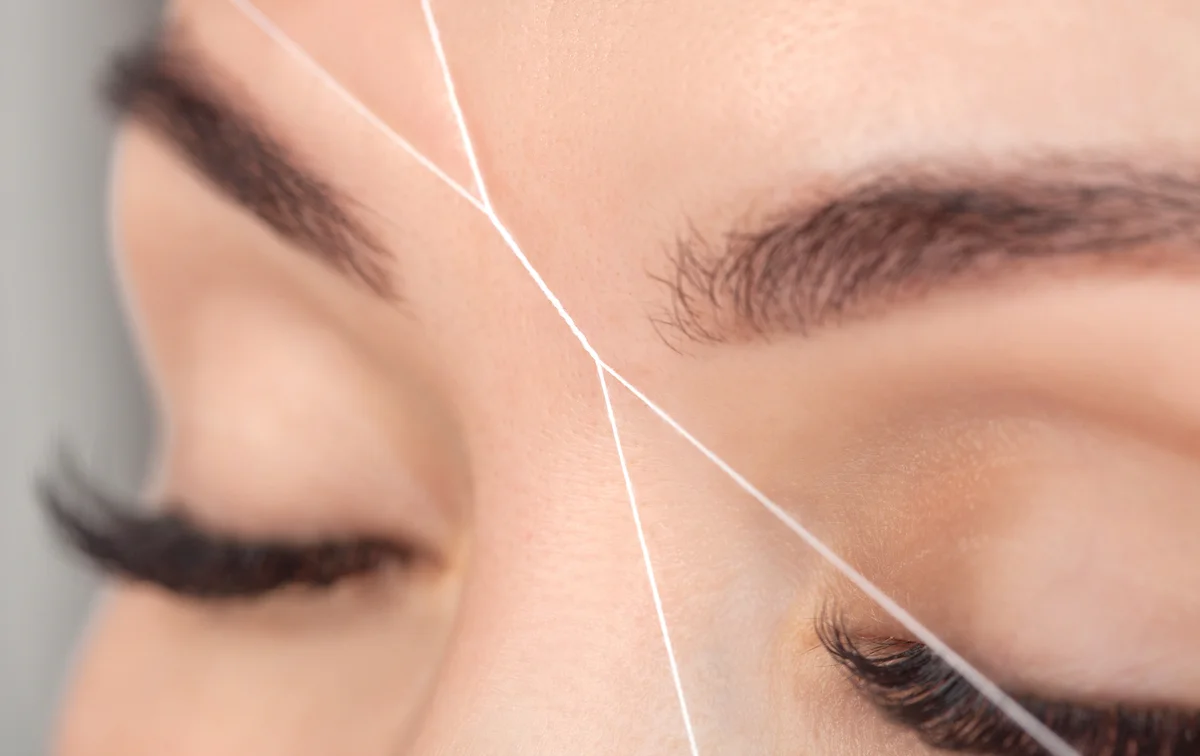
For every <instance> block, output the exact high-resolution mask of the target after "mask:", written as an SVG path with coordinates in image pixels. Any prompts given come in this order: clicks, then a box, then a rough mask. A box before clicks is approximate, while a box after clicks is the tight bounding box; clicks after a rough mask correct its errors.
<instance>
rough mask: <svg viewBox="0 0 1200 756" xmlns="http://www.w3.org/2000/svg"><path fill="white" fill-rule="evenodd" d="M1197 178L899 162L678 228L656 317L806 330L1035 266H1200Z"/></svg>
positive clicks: (700, 332) (698, 331) (676, 322)
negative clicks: (813, 197)
mask: <svg viewBox="0 0 1200 756" xmlns="http://www.w3.org/2000/svg"><path fill="white" fill-rule="evenodd" d="M1198 253H1200V179H1197V178H1196V177H1192V176H1188V175H1184V174H1180V173H1172V172H1153V171H1144V170H1137V169H1135V168H1134V167H1132V166H1129V165H1125V164H1118V163H1111V162H1089V163H1085V162H1080V161H1068V160H1055V161H1052V162H1044V163H1040V164H1038V165H1030V166H1025V167H1023V168H1022V170H1020V172H1017V171H1005V172H1001V173H986V172H982V171H979V170H970V169H947V170H945V171H941V172H932V171H930V170H928V169H922V170H916V171H904V170H899V171H896V170H893V171H890V172H889V173H888V174H887V175H885V176H883V177H875V178H872V179H870V180H867V181H865V182H863V183H860V184H858V185H856V186H855V187H854V188H852V189H850V190H848V191H845V192H841V193H838V194H835V195H832V196H828V197H826V198H824V199H822V200H819V201H809V202H805V203H802V204H801V205H800V206H799V207H791V208H788V209H786V210H784V211H783V212H782V213H779V214H777V215H775V216H773V217H772V218H771V219H770V220H769V221H768V222H767V223H765V224H763V225H761V226H759V227H757V228H755V229H753V230H751V231H738V232H734V233H730V234H728V235H727V236H726V237H725V238H724V239H723V240H722V243H721V244H719V245H714V244H712V243H711V242H706V241H705V240H703V239H702V238H700V237H699V236H698V235H695V234H693V235H691V236H689V237H685V238H684V239H682V240H681V241H680V242H679V243H678V244H677V245H676V247H675V250H674V254H672V255H671V256H670V258H671V271H670V275H668V276H666V277H665V278H664V279H663V280H664V282H665V283H666V284H668V287H669V289H670V294H671V305H670V308H669V310H668V312H667V313H666V315H665V317H663V318H661V319H659V320H658V321H657V322H658V324H659V325H665V326H667V327H668V328H669V329H671V330H673V331H675V332H678V333H680V334H682V335H683V336H685V337H687V338H688V339H691V340H693V341H698V342H702V343H728V342H740V341H748V340H757V339H763V338H768V337H771V336H775V335H780V334H801V335H803V334H808V333H811V332H812V331H814V330H817V329H821V328H824V327H828V326H831V325H835V324H837V323H839V322H842V321H845V320H851V319H855V318H860V317H865V316H870V315H874V314H878V313H880V312H882V311H884V310H886V309H888V308H890V307H894V306H897V305H899V304H902V303H905V302H911V301H913V300H917V299H921V298H923V297H926V296H929V295H932V294H935V293H936V292H938V291H941V290H943V289H946V288H949V287H951V286H953V285H956V284H962V283H969V282H975V283H979V282H981V281H983V280H991V279H993V278H995V277H998V276H1002V275H1006V274H1011V273H1014V272H1018V271H1023V270H1028V269H1032V268H1039V269H1040V268H1047V269H1049V268H1050V267H1052V266H1055V265H1057V266H1059V267H1060V268H1062V269H1065V266H1075V267H1077V266H1079V265H1092V266H1094V267H1097V268H1100V267H1106V268H1109V269H1111V268H1113V267H1114V266H1125V267H1126V268H1129V269H1133V268H1146V269H1150V268H1158V267H1164V266H1172V267H1174V268H1176V269H1181V268H1183V267H1189V268H1191V269H1192V270H1195V271H1200V254H1198Z"/></svg>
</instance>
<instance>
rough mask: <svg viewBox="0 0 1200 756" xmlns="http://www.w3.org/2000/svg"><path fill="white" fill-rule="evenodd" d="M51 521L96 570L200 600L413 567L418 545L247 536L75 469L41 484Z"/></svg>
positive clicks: (246, 595)
mask: <svg viewBox="0 0 1200 756" xmlns="http://www.w3.org/2000/svg"><path fill="white" fill-rule="evenodd" d="M39 488H40V490H39V494H40V499H41V501H42V504H43V506H44V508H45V511H46V514H47V516H48V517H49V519H50V521H51V524H52V525H53V526H54V528H55V529H56V531H57V532H58V534H59V535H60V536H61V537H62V538H63V540H64V541H65V542H66V543H67V544H69V545H70V546H71V547H72V548H73V549H74V550H75V551H76V552H77V553H79V554H81V555H82V556H83V557H85V558H86V559H87V560H89V561H90V562H91V563H92V564H93V565H95V566H96V567H98V568H99V569H100V570H102V571H104V572H106V573H108V574H111V575H114V576H117V577H121V578H124V579H127V580H132V581H135V582H143V583H149V584H153V585H157V586H158V587H160V588H164V589H166V590H168V591H170V592H172V593H175V594H177V595H180V596H186V597H189V598H197V599H230V598H255V597H260V596H265V595H267V594H269V593H272V592H274V591H277V590H279V589H282V588H285V587H288V586H308V587H312V588H327V587H329V586H332V585H333V584H334V583H337V582H339V581H341V580H344V579H348V578H352V577H357V576H364V575H367V574H370V573H372V572H375V571H377V570H379V569H380V568H382V567H383V566H384V565H385V564H389V563H391V564H395V565H398V566H400V567H410V566H412V565H413V563H414V562H416V561H417V560H418V559H419V558H421V556H422V554H421V551H420V549H418V548H417V547H416V546H414V545H412V544H401V543H396V542H393V541H388V540H384V539H378V538H369V537H365V538H346V539H334V538H329V539H318V540H312V541H307V542H290V541H285V540H282V539H279V540H277V539H269V538H268V539H246V538H239V537H236V536H233V535H230V534H226V533H221V532H217V531H213V530H211V529H208V528H206V527H204V526H201V525H200V524H198V523H197V522H195V521H194V520H192V519H191V518H189V517H188V516H187V515H186V514H183V513H180V512H176V511H160V512H139V511H135V510H134V508H133V507H130V506H128V505H123V504H120V503H118V502H117V501H115V500H114V499H112V498H111V497H109V496H107V495H105V494H103V493H101V492H99V491H97V490H96V489H95V488H94V487H92V486H90V485H89V484H88V483H87V482H86V481H84V480H83V479H82V477H81V476H80V475H79V474H78V473H77V472H75V471H74V469H73V468H71V467H68V466H64V469H63V471H62V472H61V473H60V475H58V476H56V478H54V479H50V480H47V481H45V482H43V483H42V485H41V486H40V487H39Z"/></svg>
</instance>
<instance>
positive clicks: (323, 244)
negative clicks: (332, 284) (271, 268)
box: [104, 36, 393, 298]
mask: <svg viewBox="0 0 1200 756" xmlns="http://www.w3.org/2000/svg"><path fill="white" fill-rule="evenodd" d="M168 39H169V40H170V41H169V42H168V41H164V40H155V41H153V42H152V43H151V44H149V45H145V46H142V47H140V48H137V49H135V50H134V51H133V52H129V53H125V54H122V55H120V56H118V57H117V58H116V59H115V60H114V62H113V65H112V67H111V71H110V74H109V76H108V78H107V80H106V82H105V85H106V86H105V88H104V94H105V99H106V100H107V101H108V102H109V103H110V104H111V105H112V107H114V108H115V109H116V110H117V112H118V113H120V114H121V115H123V116H127V117H130V118H132V119H133V120H134V121H136V122H137V123H139V124H141V125H143V126H145V127H147V128H149V129H150V130H151V131H152V132H153V133H154V134H156V135H157V136H159V137H160V138H162V139H164V140H165V141H166V142H167V143H168V144H169V145H170V146H171V147H173V148H174V150H175V151H176V152H177V153H178V154H179V155H180V156H181V157H183V158H184V159H185V160H186V161H187V162H188V163H189V164H190V165H191V167H192V168H194V169H195V170H197V171H198V172H199V173H200V174H201V175H202V176H203V177H204V178H205V179H206V180H207V181H208V182H209V184H210V185H211V186H212V187H213V188H215V189H216V190H217V191H219V192H220V193H221V194H223V195H225V196H226V197H228V198H229V199H231V200H233V201H234V202H236V203H237V204H238V205H240V206H242V207H244V208H246V209H247V210H249V211H250V212H252V213H254V214H255V215H256V216H258V218H259V219H261V220H262V221H263V222H265V223H266V224H267V225H268V226H269V227H270V228H271V229H273V230H274V231H275V232H276V233H277V234H279V235H280V236H281V237H282V238H284V239H285V240H287V241H289V242H291V243H292V244H294V245H295V246H297V247H299V248H300V249H301V250H303V251H305V252H308V253H310V254H312V255H314V256H315V257H317V258H318V259H320V260H321V261H323V262H325V263H326V264H328V265H329V266H331V267H332V268H334V269H335V270H337V271H339V272H340V273H342V274H343V275H344V276H346V277H347V278H349V279H351V280H353V281H355V282H356V283H358V284H360V285H362V286H365V287H366V288H368V289H369V290H371V291H372V292H374V293H375V294H377V295H379V296H381V297H385V298H387V297H390V296H392V294H393V291H392V282H391V280H390V277H389V275H388V268H387V261H388V254H387V252H386V250H385V248H384V247H383V246H382V245H381V244H380V243H379V242H378V241H377V240H376V239H375V238H374V237H373V236H372V235H371V234H370V233H369V232H368V231H367V230H366V229H364V228H363V226H362V225H361V224H360V223H359V222H358V221H357V220H356V219H355V217H354V215H352V214H351V212H350V210H349V207H350V206H351V205H352V204H353V203H352V202H351V201H350V200H349V199H348V198H346V197H345V196H343V195H342V194H341V193H340V192H338V191H337V190H336V189H335V188H334V187H333V186H331V185H330V184H329V183H328V182H327V181H325V180H323V179H322V178H321V177H320V176H318V175H316V174H315V173H314V172H313V171H312V170H311V169H310V168H308V167H307V166H305V165H304V162H303V161H302V160H301V159H300V158H299V157H298V156H297V155H295V154H294V153H293V152H292V151H290V150H288V149H286V148H285V147H284V146H283V144H282V143H281V141H280V140H279V139H278V138H276V137H275V136H273V135H272V134H271V133H270V132H269V131H268V129H267V128H266V127H265V126H264V124H263V121H262V119H260V118H258V117H256V116H255V115H254V114H253V113H252V112H251V110H250V109H249V106H248V105H245V104H242V103H241V102H240V101H238V100H237V99H236V98H235V97H234V96H233V95H231V94H229V88H228V87H222V86H220V85H219V84H218V83H217V82H216V80H215V79H214V77H213V76H212V75H211V74H210V73H209V67H207V66H206V65H205V64H204V62H203V60H202V58H200V57H199V56H198V55H196V54H194V53H192V52H190V51H189V50H188V48H187V47H186V46H185V45H184V44H183V43H182V40H181V39H180V38H178V37H175V36H172V37H169V38H168Z"/></svg>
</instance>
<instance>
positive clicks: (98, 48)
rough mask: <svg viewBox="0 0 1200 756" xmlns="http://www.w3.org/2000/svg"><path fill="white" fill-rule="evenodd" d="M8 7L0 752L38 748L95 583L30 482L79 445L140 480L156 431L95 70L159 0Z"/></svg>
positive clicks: (111, 471)
mask: <svg viewBox="0 0 1200 756" xmlns="http://www.w3.org/2000/svg"><path fill="white" fill-rule="evenodd" d="M0 5H2V9H3V17H2V18H0V56H3V58H2V63H0V66H2V67H0V72H2V75H3V83H4V88H3V100H2V101H0V114H2V118H0V180H2V181H3V188H4V193H3V197H2V199H3V202H2V203H0V209H2V210H0V211H2V212H3V217H2V218H0V266H2V267H0V539H2V540H0V559H3V572H2V573H0V609H2V612H0V701H2V708H0V754H3V756H26V754H28V755H29V756H36V755H38V754H42V753H45V752H46V749H47V747H48V745H47V744H48V730H49V726H50V723H51V722H52V719H53V711H54V707H55V701H56V699H57V697H58V696H59V694H60V692H61V688H62V684H63V682H64V676H65V673H66V670H67V667H68V665H69V662H70V659H71V655H72V651H73V648H74V646H75V643H76V640H77V638H78V637H79V635H80V633H81V632H82V630H83V625H84V622H85V619H86V614H87V611H88V607H89V603H90V602H91V600H92V595H93V591H94V589H95V581H94V580H92V579H90V578H88V577H87V576H85V575H84V574H83V572H82V571H81V570H80V569H78V568H77V567H76V566H75V565H74V564H72V563H71V562H69V561H68V560H66V559H64V558H63V555H62V553H61V552H60V551H59V550H58V549H57V548H56V547H55V546H54V544H53V543H51V541H50V540H49V538H48V537H47V531H46V529H45V528H44V526H43V522H42V519H41V517H40V515H39V513H38V510H37V508H36V506H35V503H34V500H33V497H32V495H31V483H32V481H33V479H34V478H35V476H36V475H37V474H38V473H39V472H41V471H43V470H45V469H46V468H47V466H48V464H49V463H50V462H51V461H52V459H53V457H54V454H55V451H56V449H57V448H59V447H60V446H62V445H69V447H70V448H72V449H73V450H74V451H75V452H76V454H77V456H78V458H79V459H80V460H81V461H83V462H84V463H86V465H87V466H88V469H89V470H91V471H92V472H94V473H95V474H96V475H97V477H98V479H100V480H102V481H103V482H105V483H112V484H113V485H115V486H120V487H121V489H122V490H133V489H134V488H135V487H136V485H137V483H138V481H139V479H140V477H141V474H142V471H143V466H144V460H145V458H146V452H147V449H148V445H149V441H150V419H149V413H148V410H147V407H146V403H145V400H144V391H143V386H142V382H141V379H140V377H139V374H138V371H137V368H136V366H135V364H134V361H133V355H132V349H131V346H130V343H129V338H128V336H127V335H126V333H125V327H124V324H123V321H122V316H121V312H120V309H119V305H118V303H117V299H116V295H115V286H114V280H113V275H112V271H111V269H110V266H109V257H108V247H109V238H108V230H107V225H108V224H107V217H106V216H107V200H106V197H105V182H106V178H107V171H108V160H109V151H110V145H111V140H112V131H113V123H112V121H111V119H110V118H109V117H108V115H107V114H106V113H105V111H104V109H103V108H102V107H101V106H100V104H99V101H98V98H97V96H96V89H97V86H96V82H97V79H98V77H99V76H100V74H101V72H102V70H103V67H104V63H105V62H106V60H107V59H108V57H109V56H110V55H111V53H112V52H113V50H114V49H116V48H119V47H121V46H123V45H125V44H128V43H130V42H133V41H135V40H136V39H137V38H139V37H140V36H141V35H144V34H146V33H148V32H149V30H151V29H152V28H153V26H154V24H155V22H156V18H157V16H158V13H159V5H160V3H159V2H158V0H0Z"/></svg>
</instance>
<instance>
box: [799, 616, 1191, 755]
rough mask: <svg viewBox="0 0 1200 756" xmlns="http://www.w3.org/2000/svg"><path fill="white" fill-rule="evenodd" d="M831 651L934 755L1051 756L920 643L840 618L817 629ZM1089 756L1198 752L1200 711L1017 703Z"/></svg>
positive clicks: (1029, 699)
mask: <svg viewBox="0 0 1200 756" xmlns="http://www.w3.org/2000/svg"><path fill="white" fill-rule="evenodd" d="M817 635H818V638H819V640H820V642H821V645H822V646H823V647H824V648H825V650H826V652H828V653H829V654H830V656H832V657H833V659H834V660H835V661H836V662H837V663H838V664H839V665H840V666H841V667H842V669H843V670H844V671H845V672H846V673H847V675H848V677H849V681H850V683H851V684H852V685H853V686H854V687H855V688H856V689H857V690H858V691H859V692H860V693H862V694H863V695H864V696H865V697H866V698H867V699H868V700H869V701H870V702H871V703H872V704H874V705H875V707H876V708H877V709H878V710H879V711H881V712H882V713H883V714H884V716H886V717H887V718H888V719H890V720H892V721H893V722H896V723H897V724H900V725H903V726H904V727H906V728H908V729H911V730H914V731H916V732H917V734H918V735H919V736H920V737H921V739H922V740H923V741H925V743H927V744H928V745H930V746H933V747H934V748H938V749H941V750H947V751H955V752H959V753H979V754H1013V755H1014V756H1017V755H1019V756H1040V755H1041V754H1044V753H1045V752H1046V751H1045V750H1044V749H1043V748H1042V747H1041V746H1040V745H1039V744H1038V743H1037V742H1036V741H1035V740H1033V739H1032V738H1031V737H1030V736H1029V735H1028V734H1027V733H1026V732H1025V731H1024V730H1022V729H1021V728H1020V727H1019V726H1017V725H1016V724H1015V723H1013V722H1012V721H1011V720H1009V719H1008V718H1007V717H1006V716H1005V715H1004V714H1003V713H1002V712H1000V711H999V710H998V709H996V707H995V706H994V705H992V704H991V703H990V702H989V701H988V700H987V699H986V698H984V697H983V696H982V695H980V693H979V692H978V691H977V690H976V689H975V688H974V687H973V686H971V684H970V683H968V682H967V681H966V680H964V679H963V678H962V677H961V676H960V675H959V674H958V673H957V672H955V671H954V669H953V668H951V667H950V665H948V664H946V663H945V662H944V661H942V660H941V659H940V658H939V657H938V656H937V655H936V654H935V653H933V651H931V650H930V649H929V647H928V646H926V645H924V644H922V643H916V642H912V641H905V640H900V639H895V638H882V639H872V638H864V637H860V636H857V635H856V634H854V633H853V632H852V631H850V630H849V629H848V628H847V623H846V622H845V620H844V619H843V618H841V617H839V616H838V615H837V614H835V613H832V612H829V611H826V612H825V613H824V614H823V615H822V616H821V617H820V618H819V619H818V622H817ZM1015 697H1016V699H1017V700H1018V701H1019V702H1020V703H1021V705H1022V706H1023V707H1024V708H1025V709H1026V710H1027V711H1029V712H1030V713H1031V714H1033V715H1034V716H1035V717H1037V718H1038V719H1039V720H1040V721H1042V722H1043V723H1045V724H1046V725H1047V726H1048V727H1050V728H1051V729H1052V730H1053V731H1054V732H1056V733H1058V734H1059V735H1060V736H1061V737H1062V738H1063V739H1064V740H1066V741H1067V742H1069V743H1071V744H1072V745H1073V746H1074V747H1075V748H1076V749H1078V751H1079V752H1080V753H1081V754H1086V755H1087V756H1124V755H1125V754H1154V755H1155V756H1160V755H1161V756H1189V755H1194V754H1196V753H1200V712H1195V711H1188V710H1184V709H1180V708H1172V707H1166V706H1140V705H1125V704H1115V703H1112V704H1084V703H1072V702H1067V701H1062V700H1045V699H1041V698H1038V697H1037V696H1032V695H1019V696H1015Z"/></svg>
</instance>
